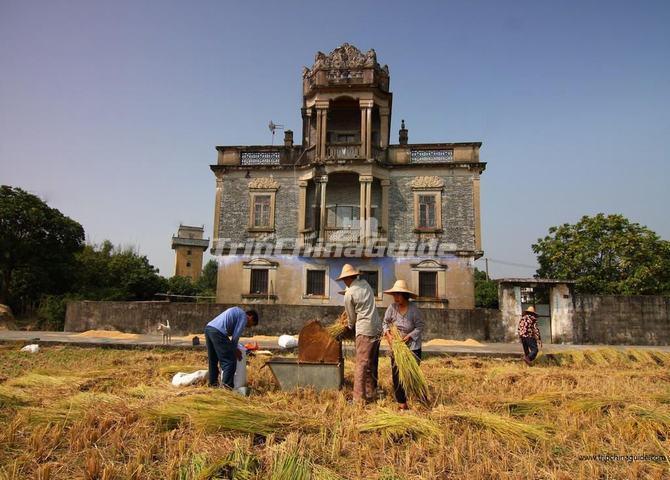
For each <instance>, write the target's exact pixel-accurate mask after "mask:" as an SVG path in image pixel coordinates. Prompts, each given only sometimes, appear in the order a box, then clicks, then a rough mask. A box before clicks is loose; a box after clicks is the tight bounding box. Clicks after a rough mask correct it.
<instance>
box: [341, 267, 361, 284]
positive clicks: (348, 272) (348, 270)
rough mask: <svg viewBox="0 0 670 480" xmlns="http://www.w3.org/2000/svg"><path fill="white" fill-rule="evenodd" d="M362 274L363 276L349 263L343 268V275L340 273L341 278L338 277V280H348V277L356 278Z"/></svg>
mask: <svg viewBox="0 0 670 480" xmlns="http://www.w3.org/2000/svg"><path fill="white" fill-rule="evenodd" d="M360 274H361V272H359V271H358V270H356V269H355V268H354V267H352V266H351V265H349V264H348V263H345V264H344V266H343V267H342V273H340V276H339V277H337V280H342V279H343V278H347V277H356V276H358V275H360Z"/></svg>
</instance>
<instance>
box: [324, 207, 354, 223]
mask: <svg viewBox="0 0 670 480" xmlns="http://www.w3.org/2000/svg"><path fill="white" fill-rule="evenodd" d="M358 213H359V208H358V207H357V206H353V205H331V206H330V207H328V222H327V223H328V227H330V228H334V227H335V228H355V227H358Z"/></svg>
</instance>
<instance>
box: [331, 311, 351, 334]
mask: <svg viewBox="0 0 670 480" xmlns="http://www.w3.org/2000/svg"><path fill="white" fill-rule="evenodd" d="M326 331H327V332H328V334H329V335H330V336H331V337H333V338H334V339H336V340H353V339H355V338H356V333H355V332H354V331H353V330H352V329H351V328H349V317H348V316H347V312H346V311H345V312H342V313H341V314H340V316H339V317H337V319H336V320H335V322H333V323H331V324H330V325H328V326H327V327H326Z"/></svg>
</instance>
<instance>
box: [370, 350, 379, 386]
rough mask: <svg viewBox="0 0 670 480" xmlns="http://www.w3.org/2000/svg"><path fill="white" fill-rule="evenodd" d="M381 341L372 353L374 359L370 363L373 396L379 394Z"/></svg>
mask: <svg viewBox="0 0 670 480" xmlns="http://www.w3.org/2000/svg"><path fill="white" fill-rule="evenodd" d="M380 343H381V340H378V341H377V342H376V343H375V346H374V347H373V351H372V359H371V361H370V376H371V377H372V392H373V395H374V394H375V393H376V392H377V388H378V387H379V347H380Z"/></svg>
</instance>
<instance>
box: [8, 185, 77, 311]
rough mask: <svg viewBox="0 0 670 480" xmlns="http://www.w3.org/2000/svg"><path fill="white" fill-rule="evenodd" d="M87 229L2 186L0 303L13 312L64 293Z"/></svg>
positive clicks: (33, 198)
mask: <svg viewBox="0 0 670 480" xmlns="http://www.w3.org/2000/svg"><path fill="white" fill-rule="evenodd" d="M83 244H84V229H83V228H82V226H81V225H80V224H79V223H77V222H75V221H74V220H72V219H70V218H68V217H66V216H65V215H63V214H62V213H61V212H60V211H58V210H57V209H55V208H51V207H49V206H48V205H47V204H46V203H45V202H43V201H42V200H40V199H39V198H38V197H36V196H35V195H32V194H30V193H27V192H25V191H24V190H22V189H20V188H15V187H11V186H7V185H2V186H0V303H10V304H11V305H12V307H14V308H15V307H16V306H17V304H18V305H19V308H18V309H17V308H15V310H19V311H22V310H23V307H24V306H25V305H26V304H27V303H30V302H34V301H36V300H37V299H39V298H40V296H41V295H43V294H49V293H54V294H60V293H64V292H66V291H67V290H68V289H69V288H70V285H71V282H72V279H73V276H72V274H73V272H74V269H73V264H74V262H75V257H74V254H75V253H76V252H78V251H80V250H81V249H82V246H83Z"/></svg>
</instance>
